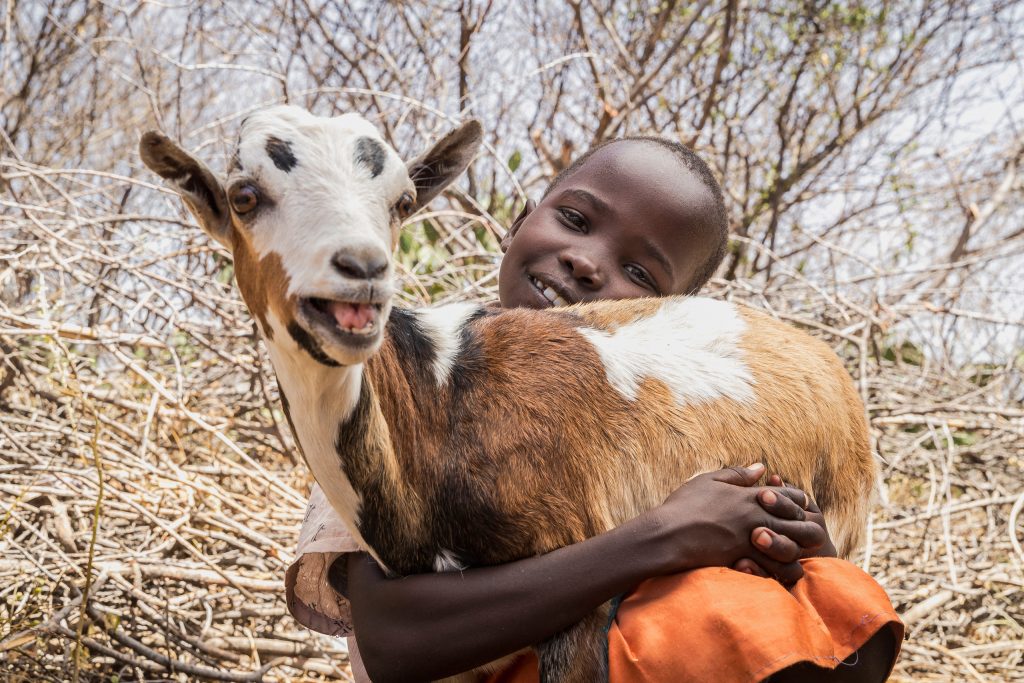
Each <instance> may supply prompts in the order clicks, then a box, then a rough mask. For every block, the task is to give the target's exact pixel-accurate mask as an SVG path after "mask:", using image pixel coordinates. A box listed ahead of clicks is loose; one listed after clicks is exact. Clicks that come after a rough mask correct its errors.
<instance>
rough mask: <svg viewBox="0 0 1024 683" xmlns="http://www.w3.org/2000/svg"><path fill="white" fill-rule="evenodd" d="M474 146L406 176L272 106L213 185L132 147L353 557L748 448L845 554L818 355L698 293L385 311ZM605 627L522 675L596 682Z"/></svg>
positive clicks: (856, 475) (197, 171)
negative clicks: (191, 221)
mask: <svg viewBox="0 0 1024 683" xmlns="http://www.w3.org/2000/svg"><path fill="white" fill-rule="evenodd" d="M480 138H481V129H480V125H479V124H478V123H477V122H475V121H470V122H468V123H466V124H464V125H462V126H461V127H459V128H458V129H456V130H454V131H452V132H451V133H449V134H448V135H447V136H445V137H444V138H443V139H441V140H440V141H439V142H438V143H437V144H435V145H434V146H433V147H432V148H431V149H429V150H428V151H427V152H426V153H424V154H423V155H422V156H421V157H419V158H417V159H415V160H413V161H411V162H409V163H408V164H405V163H403V162H402V160H401V158H400V157H399V156H398V154H397V153H396V152H395V151H394V149H393V148H392V147H391V146H390V145H388V144H387V143H385V142H384V140H383V139H382V138H381V137H380V135H379V133H378V132H377V130H376V129H375V128H374V127H373V126H372V125H371V124H370V123H369V122H367V121H366V120H364V119H362V118H361V117H359V116H358V115H355V114H345V115H342V116H339V117H335V118H319V117H315V116H313V115H312V114H309V113H307V112H305V111H302V110H299V109H296V108H294V107H275V108H271V109H267V110H264V111H261V112H259V113H257V114H254V115H252V116H250V117H249V118H248V119H247V120H245V121H243V123H242V126H241V131H240V134H239V140H238V145H237V151H236V152H235V154H234V156H233V158H232V161H231V164H230V170H229V173H228V177H227V180H226V182H222V181H221V180H220V179H219V178H218V177H217V176H216V175H215V174H214V173H212V172H211V171H210V170H209V169H208V168H207V167H206V166H205V165H204V164H203V163H201V162H200V161H198V160H197V159H195V158H194V157H192V156H191V155H189V154H188V153H187V152H185V151H184V150H183V149H181V148H180V147H178V146H177V145H176V144H175V143H173V142H172V141H171V140H169V139H168V138H166V137H165V136H163V135H161V134H159V133H156V132H149V133H146V134H145V135H144V136H143V138H142V140H141V143H140V147H141V154H142V159H143V161H144V162H145V163H146V165H147V166H149V168H151V169H152V170H153V171H155V172H156V173H157V174H159V175H160V176H162V177H163V178H164V179H165V180H166V181H168V183H169V184H170V186H171V187H172V188H174V189H175V190H176V191H177V192H178V193H179V194H180V195H181V196H182V198H183V199H184V201H185V203H186V204H187V205H188V207H189V208H190V209H191V210H192V212H193V213H194V215H195V217H196V218H197V219H198V221H199V224H200V226H201V227H202V228H203V229H204V230H205V232H206V233H207V234H208V235H209V236H210V237H212V238H213V239H215V240H217V241H218V242H220V243H221V244H223V245H224V246H225V247H227V248H228V249H229V250H230V251H231V254H232V256H233V258H234V263H235V277H236V280H237V283H238V287H239V289H240V291H241V294H242V297H243V299H244V300H245V303H246V305H247V306H248V308H249V310H250V311H251V313H252V314H253V316H254V317H255V319H256V321H257V324H258V326H259V329H260V331H261V333H262V336H263V337H264V339H265V341H266V345H267V348H268V349H269V353H270V358H271V361H272V363H273V365H274V368H275V370H276V372H277V378H278V383H279V385H280V389H281V402H282V404H283V406H284V410H285V413H286V415H287V416H288V420H289V423H290V424H291V426H292V429H293V431H294V433H295V436H296V438H297V442H298V444H299V446H300V449H301V452H302V454H303V457H304V459H305V461H306V463H307V464H308V466H309V468H310V470H311V471H312V473H313V476H314V477H315V478H316V480H317V481H318V482H319V484H320V486H321V487H323V490H324V493H325V495H326V497H327V499H328V500H329V501H330V503H331V505H332V506H333V507H334V508H335V510H336V511H337V512H338V513H339V515H340V516H341V517H342V519H343V520H345V522H346V523H347V525H348V526H349V527H350V529H351V531H352V533H353V535H354V536H355V538H356V539H357V540H358V541H359V542H360V544H361V545H362V546H363V547H365V548H366V549H367V551H368V552H369V553H370V554H371V555H372V556H373V557H374V559H376V561H377V562H379V563H380V565H381V566H382V567H383V568H385V570H386V571H388V572H389V573H390V574H392V575H396V574H397V575H403V574H410V573H419V572H427V571H445V570H451V569H454V568H458V567H464V566H480V565H491V564H496V563H503V562H508V561H510V560H514V559H517V558H522V557H526V556H530V555H533V554H537V553H544V552H547V551H550V550H553V549H555V548H557V547H560V546H564V545H566V544H570V543H575V542H578V541H580V540H583V539H585V538H587V537H590V536H593V535H596V534H599V533H601V532H603V531H605V530H607V529H610V528H612V527H615V526H616V525H619V524H621V523H623V522H624V521H626V520H629V519H631V518H633V517H635V516H636V515H638V514H640V513H642V512H643V511H645V510H648V509H650V508H652V507H654V506H656V505H658V504H660V503H661V502H663V501H664V499H665V498H666V497H667V495H668V494H669V493H671V492H672V491H673V490H674V489H675V488H677V487H678V486H679V485H680V484H681V483H682V482H684V481H686V480H687V479H688V478H689V477H691V476H692V475H694V474H698V473H701V472H706V471H710V470H714V469H717V468H720V467H723V466H733V465H745V464H747V463H748V462H749V460H750V459H751V457H752V455H755V456H756V455H760V459H761V460H762V461H763V462H764V463H765V464H766V465H767V467H768V469H769V470H770V471H774V472H779V473H780V474H782V475H783V476H784V477H785V478H786V480H787V481H789V482H793V483H794V484H796V485H798V486H800V487H802V488H804V489H805V490H807V491H810V492H811V493H812V495H813V496H814V498H815V499H816V501H817V502H818V504H819V505H820V507H821V509H822V510H823V512H824V514H825V516H826V518H827V520H828V524H829V529H830V530H831V533H832V534H833V536H834V538H835V541H836V545H837V547H838V549H839V551H840V553H841V554H843V555H845V554H847V553H849V552H850V551H851V550H852V549H853V548H854V546H855V545H856V543H857V542H858V540H859V537H860V534H861V531H862V526H863V523H864V521H865V519H866V516H867V509H868V498H869V492H870V490H871V488H872V484H873V481H874V473H875V465H874V461H873V459H872V456H871V452H870V448H869V442H868V434H867V426H866V423H865V418H864V409H863V406H862V404H861V402H860V400H859V398H858V396H857V392H856V391H855V389H854V387H853V385H852V382H851V380H850V378H849V376H848V375H847V374H846V371H845V370H844V368H843V366H842V364H841V363H840V362H839V360H838V359H837V358H836V357H835V355H834V354H833V353H832V351H831V350H830V349H829V348H828V347H827V346H826V345H825V344H823V343H822V342H820V341H817V340H815V339H813V338H811V337H810V336H808V335H806V334H804V333H802V332H799V331H797V330H795V329H793V328H791V327H788V326H786V325H784V324H782V323H780V322H778V321H776V320H774V319H772V318H770V317H769V316H767V315H765V314H763V313H759V312H756V311H754V310H750V309H747V308H743V307H740V306H737V305H734V304H730V303H726V302H722V301H714V300H710V299H705V298H697V297H675V298H664V299H654V298H651V299H636V300H629V301H617V302H604V303H593V304H579V305H575V306H571V307H567V308H561V309H552V310H547V311H534V310H524V309H517V310H504V311H498V310H494V309H491V308H488V307H484V306H481V305H477V304H453V305H448V306H439V307H434V308H424V309H419V310H408V309H403V308H393V307H392V301H391V300H392V295H393V284H392V279H393V269H394V266H393V259H392V252H393V249H394V246H395V243H396V239H397V235H398V231H399V228H400V226H401V223H402V221H403V220H404V219H405V218H407V217H408V216H410V215H411V214H412V213H413V212H415V211H416V210H418V209H419V208H420V207H422V206H424V205H426V204H427V203H428V202H429V201H430V200H431V198H433V197H434V196H436V195H437V194H438V193H439V192H440V191H441V190H442V189H443V188H444V187H445V186H446V185H448V184H449V183H450V182H451V181H452V180H453V179H454V178H455V177H456V176H458V174H460V173H461V172H462V171H463V170H464V169H465V168H466V166H467V165H468V164H469V162H470V161H471V159H472V157H473V156H474V154H475V153H476V151H477V148H478V146H479V143H480ZM581 397H585V400H584V399H582V398H581ZM752 449H753V450H754V451H755V452H754V453H753V454H752V452H751V451H752ZM606 614H607V610H606V609H602V610H598V611H597V612H595V613H593V614H592V615H591V616H590V617H588V618H586V619H584V620H583V621H582V622H580V624H578V625H577V626H575V627H573V628H571V629H569V630H567V631H566V632H564V633H562V634H560V635H558V636H555V637H554V638H551V639H549V640H548V641H546V642H545V643H542V644H540V645H539V646H538V647H537V652H538V656H539V659H540V662H541V669H542V672H543V675H542V680H544V681H566V682H569V681H571V682H577V683H591V682H592V681H597V680H605V676H604V672H605V670H606V662H605V661H604V656H603V651H604V649H603V638H604V636H603V627H604V624H605V622H606Z"/></svg>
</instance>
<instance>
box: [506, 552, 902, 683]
mask: <svg viewBox="0 0 1024 683" xmlns="http://www.w3.org/2000/svg"><path fill="white" fill-rule="evenodd" d="M802 564H803V567H804V577H803V578H802V579H800V581H798V582H797V583H796V584H795V585H794V586H792V587H790V588H789V589H786V588H785V587H783V586H782V585H780V584H779V583H778V582H776V581H774V580H771V579H762V578H758V577H756V576H750V575H749V574H743V573H741V572H737V571H733V570H731V569H725V568H722V567H711V568H707V569H697V570H694V571H690V572H686V573H684V574H676V575H673V576H666V577H662V578H657V579H651V580H649V581H645V582H644V583H642V584H640V586H638V587H637V589H636V590H635V591H634V592H632V593H630V594H629V595H628V596H627V597H626V598H625V599H624V600H623V601H622V604H621V605H620V606H619V609H618V612H617V614H616V616H615V619H614V620H613V621H612V624H611V627H610V629H609V631H608V664H609V683H668V682H672V683H675V682H677V681H721V682H722V683H730V682H734V681H735V682H737V683H738V682H743V683H747V682H751V683H752V682H754V681H761V680H763V679H765V678H767V677H768V676H770V675H772V674H773V673H776V672H778V671H780V670H782V669H785V668H786V667H788V666H791V665H793V664H796V663H797V662H812V663H813V664H815V665H817V666H821V667H827V668H830V669H831V668H835V667H836V666H837V665H838V664H839V663H840V662H842V661H843V660H844V659H846V658H847V657H849V656H850V655H851V654H853V653H854V652H855V651H856V650H858V649H860V647H861V646H863V645H864V644H865V643H866V642H867V641H868V640H869V639H870V638H871V636H873V635H874V634H875V633H877V632H878V631H879V630H880V629H882V628H891V629H892V630H893V634H894V635H895V637H896V643H897V648H898V647H899V643H900V642H901V641H902V640H903V623H902V622H901V621H900V619H899V617H898V616H897V615H896V612H895V611H894V610H893V608H892V603H890V602H889V597H888V596H887V595H886V594H885V591H884V590H882V587H881V586H879V585H878V584H877V583H876V582H875V581H874V579H872V578H871V577H870V576H868V575H867V574H866V573H864V572H863V571H861V569H860V568H859V567H856V566H855V565H852V564H850V563H849V562H845V561H843V560H837V559H833V558H814V559H810V560H803V561H802ZM893 663H894V664H895V657H894V659H893ZM537 680H538V673H537V659H536V657H535V656H534V655H533V654H532V653H531V654H528V655H524V656H522V657H520V658H519V659H517V660H516V661H515V663H513V664H512V666H510V667H509V668H508V669H506V670H505V671H503V672H501V673H499V674H497V675H495V676H492V677H491V678H490V679H488V683H536V682H537Z"/></svg>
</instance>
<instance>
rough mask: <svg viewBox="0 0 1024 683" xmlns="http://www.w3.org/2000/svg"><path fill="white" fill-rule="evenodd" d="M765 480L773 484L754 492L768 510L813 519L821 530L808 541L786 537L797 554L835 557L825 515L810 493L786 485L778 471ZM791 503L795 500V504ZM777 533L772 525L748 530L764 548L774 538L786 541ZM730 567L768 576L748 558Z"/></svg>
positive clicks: (794, 518) (807, 519)
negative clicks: (771, 527) (822, 534)
mask: <svg viewBox="0 0 1024 683" xmlns="http://www.w3.org/2000/svg"><path fill="white" fill-rule="evenodd" d="M768 484H769V486H771V487H773V488H765V489H762V490H761V491H759V492H758V494H757V500H758V502H759V503H760V504H761V506H762V507H763V508H764V509H765V510H766V511H767V512H769V513H771V514H772V515H774V516H775V517H779V518H782V519H793V520H806V521H809V522H814V523H815V524H817V525H818V526H819V527H821V530H822V532H824V537H823V538H821V537H818V538H814V539H813V540H811V541H810V542H809V541H808V539H787V540H789V541H794V540H795V542H796V543H797V545H799V546H800V558H801V559H804V558H808V557H836V555H837V553H836V547H835V545H834V544H833V543H832V539H831V538H830V537H829V535H828V527H827V526H826V525H825V517H824V516H823V515H822V514H821V510H819V509H818V505H817V504H816V503H815V502H814V501H813V500H812V499H811V497H810V496H808V495H807V494H806V493H804V492H803V491H802V490H800V489H798V488H796V487H794V486H787V485H786V484H785V483H784V482H783V481H782V477H780V476H779V475H777V474H773V475H771V476H770V477H769V478H768ZM779 494H782V495H779ZM794 503H796V504H795V505H794ZM778 536H779V534H778V533H776V532H774V531H772V530H771V529H768V528H764V527H758V528H756V529H754V530H753V531H752V532H751V534H750V540H751V542H752V543H753V544H754V545H755V546H757V547H759V548H762V549H764V550H766V549H767V548H769V547H770V546H771V545H774V544H775V543H776V542H780V543H784V542H785V541H782V540H779V541H777V540H776V539H777V538H778ZM733 569H736V570H738V571H743V572H747V573H748V574H754V575H755V576H762V577H767V576H769V573H768V572H767V571H765V569H764V568H762V567H760V566H758V564H757V563H756V562H755V561H754V560H752V559H750V558H744V559H742V560H740V561H739V562H737V563H736V564H734V565H733Z"/></svg>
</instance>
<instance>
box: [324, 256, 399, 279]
mask: <svg viewBox="0 0 1024 683" xmlns="http://www.w3.org/2000/svg"><path fill="white" fill-rule="evenodd" d="M331 265H332V266H334V269H335V270H336V271H338V272H339V273H341V274H342V275H344V276H345V277H350V278H352V279H355V280H373V279H374V278H377V277H380V276H381V275H383V274H384V271H385V270H387V269H388V259H387V256H384V255H383V254H372V255H356V254H352V253H349V252H346V251H339V252H338V253H337V254H335V255H334V256H333V257H331Z"/></svg>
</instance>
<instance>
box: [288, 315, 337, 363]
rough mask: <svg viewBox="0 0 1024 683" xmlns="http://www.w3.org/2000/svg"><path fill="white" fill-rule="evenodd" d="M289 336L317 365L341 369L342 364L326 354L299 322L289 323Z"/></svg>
mask: <svg viewBox="0 0 1024 683" xmlns="http://www.w3.org/2000/svg"><path fill="white" fill-rule="evenodd" d="M288 334H290V335H291V336H292V339H294V340H295V343H296V344H298V345H299V348H301V349H302V350H303V351H305V352H306V353H308V354H309V355H310V356H312V357H313V360H315V361H316V362H317V363H320V364H322V365H326V366H328V367H331V368H337V367H341V363H339V362H338V361H336V360H334V359H333V358H331V357H330V356H328V355H327V354H326V353H324V350H323V349H321V348H320V343H319V342H317V340H316V339H313V337H312V336H310V334H309V332H306V330H305V329H303V328H302V327H301V326H299V324H298V323H297V322H294V321H292V322H290V323H288Z"/></svg>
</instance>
